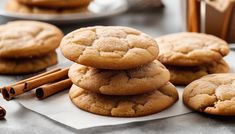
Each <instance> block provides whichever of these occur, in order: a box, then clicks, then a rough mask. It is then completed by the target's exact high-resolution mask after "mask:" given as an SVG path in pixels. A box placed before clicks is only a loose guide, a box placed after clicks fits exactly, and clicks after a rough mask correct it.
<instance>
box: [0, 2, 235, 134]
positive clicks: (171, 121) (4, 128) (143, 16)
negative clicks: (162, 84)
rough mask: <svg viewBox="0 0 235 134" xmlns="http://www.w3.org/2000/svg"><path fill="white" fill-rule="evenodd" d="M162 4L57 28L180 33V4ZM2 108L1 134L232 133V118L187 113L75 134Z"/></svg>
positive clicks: (12, 107)
mask: <svg viewBox="0 0 235 134" xmlns="http://www.w3.org/2000/svg"><path fill="white" fill-rule="evenodd" d="M177 1H178V0H177ZM165 2H166V4H167V6H166V7H165V8H161V9H157V10H152V11H141V12H137V11H128V12H127V13H125V14H122V15H118V16H114V17H112V18H108V19H103V20H98V21H95V22H86V23H79V24H73V25H71V24H70V25H63V26H59V27H60V28H61V29H62V30H63V31H64V32H65V33H68V32H69V31H72V30H74V29H77V28H79V27H83V26H91V25H122V26H131V27H134V28H137V29H139V30H142V31H144V32H146V33H148V34H150V35H152V36H154V37H157V36H159V35H163V34H167V33H174V32H180V31H183V29H184V28H183V27H184V26H183V19H182V16H181V13H180V10H181V8H180V5H179V3H177V2H172V1H170V0H165ZM6 21H7V20H5V19H4V18H0V23H1V24H3V23H5V22H6ZM0 79H1V76H0ZM2 83H3V82H2ZM1 106H3V107H4V108H5V109H6V110H7V116H6V119H5V120H0V133H1V134H11V133H17V134H31V133H38V134H44V133H56V134H60V133H61V134H62V133H63V134H64V133H68V134H70V133H81V134H83V133H86V134H93V133H102V134H103V133H105V134H109V133H112V134H116V133H123V134H124V133H135V134H140V133H146V134H152V133H154V134H155V133H163V134H164V133H176V134H178V133H180V134H182V133H183V134H184V133H185V134H186V133H187V134H191V133H214V134H217V133H219V134H222V133H226V134H230V133H231V134H234V133H235V127H234V126H235V117H215V116H209V115H205V114H199V113H189V114H185V115H180V116H176V117H171V118H165V119H160V120H153V121H146V122H138V123H129V124H123V125H116V126H105V127H95V128H89V129H82V130H76V129H73V128H70V127H68V126H65V125H62V124H60V123H57V122H55V121H53V120H50V119H48V118H46V117H44V116H42V115H39V114H37V113H35V112H32V111H30V110H28V109H26V108H24V107H22V106H21V105H20V104H18V103H17V102H15V101H10V102H4V103H3V104H1Z"/></svg>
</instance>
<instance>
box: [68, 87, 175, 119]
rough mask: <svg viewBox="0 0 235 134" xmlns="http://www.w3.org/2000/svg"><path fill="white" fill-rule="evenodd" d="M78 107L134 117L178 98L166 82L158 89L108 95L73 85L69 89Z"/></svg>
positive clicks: (92, 111)
mask: <svg viewBox="0 0 235 134" xmlns="http://www.w3.org/2000/svg"><path fill="white" fill-rule="evenodd" d="M69 96H70V99H71V100H72V102H73V103H74V104H75V105H76V106H77V107H79V108H81V109H83V110H85V111H88V112H91V113H94V114H100V115H105V116H118V117H134V116H145V115H149V114H154V113H158V112H160V111H162V110H164V109H166V108H168V107H170V106H171V105H173V104H174V103H175V102H176V101H177V100H178V93H177V90H176V88H175V87H174V86H173V85H172V84H171V83H169V82H168V83H167V84H166V85H164V86H163V87H161V88H159V89H158V90H154V91H152V92H149V93H146V94H141V95H134V96H110V95H102V94H96V93H93V92H90V91H88V90H84V89H82V88H80V87H77V86H76V85H73V86H72V87H71V89H70V91H69Z"/></svg>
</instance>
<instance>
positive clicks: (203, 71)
mask: <svg viewBox="0 0 235 134" xmlns="http://www.w3.org/2000/svg"><path fill="white" fill-rule="evenodd" d="M166 68H167V69H168V70H169V71H170V74H171V79H170V82H171V83H173V84H177V85H188V84H189V83H191V82H192V81H194V80H196V79H199V78H201V77H202V76H205V75H208V74H214V73H228V72H229V70H230V69H229V66H228V64H227V63H226V62H225V61H224V60H223V59H221V60H219V61H218V62H212V63H211V64H209V65H202V66H196V67H178V66H166Z"/></svg>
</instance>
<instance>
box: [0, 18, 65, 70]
mask: <svg viewBox="0 0 235 134" xmlns="http://www.w3.org/2000/svg"><path fill="white" fill-rule="evenodd" d="M62 37H63V33H62V32H61V31H60V30H59V29H58V28H57V27H55V26H53V25H50V24H47V23H43V22H36V21H12V22H9V23H7V24H4V25H0V73H1V74H26V73H33V72H37V71H40V70H42V69H45V68H47V67H49V66H51V65H54V64H56V63H57V55H56V52H55V49H56V48H57V47H58V46H59V44H60V41H61V39H62Z"/></svg>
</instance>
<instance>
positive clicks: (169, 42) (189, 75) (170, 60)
mask: <svg viewBox="0 0 235 134" xmlns="http://www.w3.org/2000/svg"><path fill="white" fill-rule="evenodd" d="M156 41H157V43H158V45H159V49H160V54H159V57H158V60H159V61H161V62H162V63H163V64H164V65H165V66H166V67H167V68H168V69H169V71H170V73H171V80H170V81H171V82H172V83H173V84H177V85H187V84H189V83H191V82H192V81H194V80H196V79H199V78H200V77H202V76H205V75H208V74H213V73H227V72H229V66H228V64H227V63H226V62H225V61H224V60H223V57H224V56H226V55H227V54H228V53H229V48H228V44H227V43H226V42H225V41H224V40H222V39H220V38H218V37H215V36H212V35H208V34H202V33H189V32H184V33H176V34H170V35H165V36H162V37H158V38H157V39H156Z"/></svg>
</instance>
